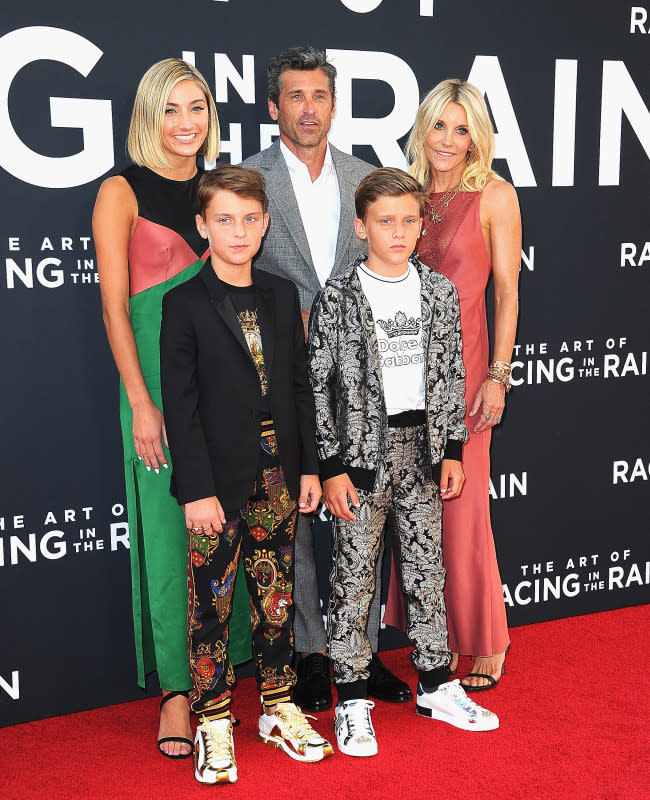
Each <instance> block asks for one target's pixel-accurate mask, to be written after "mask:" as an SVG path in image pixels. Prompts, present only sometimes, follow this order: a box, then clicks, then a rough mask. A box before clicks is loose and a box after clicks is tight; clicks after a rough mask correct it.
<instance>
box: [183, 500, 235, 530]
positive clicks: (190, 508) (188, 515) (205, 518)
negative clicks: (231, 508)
mask: <svg viewBox="0 0 650 800" xmlns="http://www.w3.org/2000/svg"><path fill="white" fill-rule="evenodd" d="M183 511H185V527H186V528H187V530H188V531H201V530H203V531H209V530H213V531H215V532H216V533H221V531H222V530H223V526H224V523H225V522H226V516H225V514H224V513H223V508H221V503H220V502H219V501H218V500H217V498H216V497H204V498H203V499H201V500H193V501H192V502H191V503H185V505H184V506H183Z"/></svg>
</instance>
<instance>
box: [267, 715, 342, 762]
mask: <svg viewBox="0 0 650 800" xmlns="http://www.w3.org/2000/svg"><path fill="white" fill-rule="evenodd" d="M311 719H315V717H311ZM258 738H259V739H260V740H261V741H263V742H265V743H266V744H268V745H271V747H277V748H278V749H280V750H284V752H285V753H286V754H287V755H288V756H289V757H290V758H293V759H295V760H296V761H308V762H313V761H322V760H323V759H324V758H327V757H328V756H331V755H334V749H333V748H332V745H331V744H330V743H329V742H328V741H327V740H326V739H323V737H322V736H320V735H319V734H318V733H316V731H315V730H314V729H313V728H312V726H311V725H310V724H309V722H308V721H307V717H306V716H305V714H303V713H302V711H301V710H300V708H299V707H298V706H297V705H295V704H294V703H278V704H277V705H276V706H275V713H274V714H265V713H264V711H262V714H261V715H260V720H259V737H258Z"/></svg>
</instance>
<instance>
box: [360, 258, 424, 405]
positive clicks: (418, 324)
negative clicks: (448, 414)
mask: <svg viewBox="0 0 650 800" xmlns="http://www.w3.org/2000/svg"><path fill="white" fill-rule="evenodd" d="M357 274H358V276H359V280H360V281H361V288H362V289H363V293H364V294H365V296H366V298H367V299H368V302H369V303H370V308H371V310H372V317H373V319H374V321H375V332H376V334H377V343H378V345H379V361H380V364H381V372H382V379H383V383H384V396H385V399H386V411H387V412H388V414H389V415H390V414H399V413H401V412H402V411H413V410H415V411H417V410H420V409H423V408H424V334H423V332H422V304H421V300H420V276H419V275H418V272H417V270H416V269H415V267H414V266H412V264H410V263H409V265H408V268H407V270H406V272H405V273H404V274H403V275H400V276H399V277H397V278H387V277H386V276H384V275H377V273H375V272H372V270H369V269H368V267H366V265H365V264H363V263H362V264H359V266H358V267H357Z"/></svg>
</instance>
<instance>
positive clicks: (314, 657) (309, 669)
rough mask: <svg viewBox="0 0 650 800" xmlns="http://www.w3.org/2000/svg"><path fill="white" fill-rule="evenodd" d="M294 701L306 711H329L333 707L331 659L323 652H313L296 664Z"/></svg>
mask: <svg viewBox="0 0 650 800" xmlns="http://www.w3.org/2000/svg"><path fill="white" fill-rule="evenodd" d="M296 678H297V680H296V685H295V687H294V690H293V702H294V703H295V704H296V705H298V706H300V708H302V709H304V710H305V711H327V709H328V708H331V707H332V685H331V683H330V660H329V658H328V657H327V656H324V655H323V654H322V653H311V654H310V655H308V656H305V657H304V658H303V659H301V660H300V661H299V662H298V665H297V666H296Z"/></svg>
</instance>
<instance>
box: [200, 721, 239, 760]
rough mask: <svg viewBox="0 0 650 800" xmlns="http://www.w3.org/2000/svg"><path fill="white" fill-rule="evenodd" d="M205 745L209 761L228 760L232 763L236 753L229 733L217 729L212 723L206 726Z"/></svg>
mask: <svg viewBox="0 0 650 800" xmlns="http://www.w3.org/2000/svg"><path fill="white" fill-rule="evenodd" d="M204 732H205V746H206V750H207V752H208V759H207V760H208V763H209V764H211V763H212V762H213V761H225V760H228V761H230V762H231V763H232V761H233V758H234V754H233V751H232V741H231V737H230V736H229V735H228V734H227V733H222V732H221V731H216V730H214V728H213V727H212V725H206V726H205V731H204Z"/></svg>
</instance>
